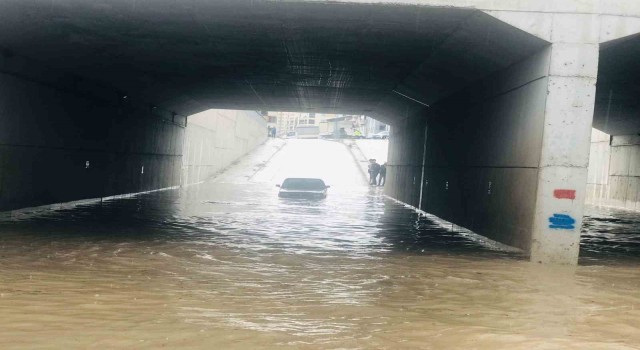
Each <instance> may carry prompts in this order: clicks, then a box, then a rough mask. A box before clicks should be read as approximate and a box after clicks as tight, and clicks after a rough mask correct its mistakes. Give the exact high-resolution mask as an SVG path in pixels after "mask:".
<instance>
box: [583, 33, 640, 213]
mask: <svg viewBox="0 0 640 350" xmlns="http://www.w3.org/2000/svg"><path fill="white" fill-rule="evenodd" d="M638 54H640V37H638V36H637V35H632V36H627V37H623V38H621V39H618V40H613V41H610V42H606V43H603V44H602V45H601V47H600V62H599V69H598V85H597V94H596V105H595V113H594V117H593V128H594V130H593V134H592V138H591V157H590V162H589V177H588V182H587V203H588V204H594V205H598V206H608V207H614V208H622V209H628V210H632V211H638V210H640V207H639V206H638V202H639V201H640V197H639V192H640V182H639V179H640V153H639V152H640V118H638V114H639V113H640V104H639V103H638V98H637V96H638V93H639V92H640V85H638V77H640V64H639V63H638V62H637V57H638Z"/></svg>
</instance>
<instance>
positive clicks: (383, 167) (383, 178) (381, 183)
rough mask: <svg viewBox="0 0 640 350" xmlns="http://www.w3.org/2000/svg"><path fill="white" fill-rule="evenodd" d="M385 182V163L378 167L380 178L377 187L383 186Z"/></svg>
mask: <svg viewBox="0 0 640 350" xmlns="http://www.w3.org/2000/svg"><path fill="white" fill-rule="evenodd" d="M386 182H387V162H384V164H382V165H381V166H380V177H379V178H378V186H384V184H385V183H386Z"/></svg>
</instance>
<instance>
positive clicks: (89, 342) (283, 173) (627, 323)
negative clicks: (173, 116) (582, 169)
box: [0, 140, 640, 349]
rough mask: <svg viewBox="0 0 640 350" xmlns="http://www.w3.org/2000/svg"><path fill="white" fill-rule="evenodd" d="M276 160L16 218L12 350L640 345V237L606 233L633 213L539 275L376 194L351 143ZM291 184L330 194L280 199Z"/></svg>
mask: <svg viewBox="0 0 640 350" xmlns="http://www.w3.org/2000/svg"><path fill="white" fill-rule="evenodd" d="M269 147H273V146H269ZM267 148H268V147H267ZM267 151H268V150H267ZM267 151H264V150H263V153H260V152H258V153H257V154H254V155H253V156H252V157H249V158H247V159H246V160H244V161H243V162H241V163H240V164H238V165H237V166H235V167H234V168H233V169H231V170H230V171H228V172H226V173H225V174H223V175H221V176H219V177H218V178H217V179H216V180H215V181H213V182H210V183H205V184H202V185H198V186H192V187H188V188H186V189H181V190H173V191H164V192H156V193H151V194H147V195H141V196H136V197H132V198H127V199H120V200H112V201H106V202H104V203H102V204H100V203H96V204H90V205H82V206H77V207H75V208H72V209H67V210H59V211H50V212H44V213H40V214H38V215H31V216H29V215H27V216H25V217H23V218H21V219H19V220H4V221H1V222H0V230H1V232H2V235H0V258H1V259H0V282H1V284H0V312H1V315H2V317H1V318H0V348H3V349H8V348H15V349H23V348H56V349H58V348H100V349H103V348H153V349H155V348H160V347H167V348H175V347H182V348H220V349H263V348H265V349H266V348H291V349H496V348H508V349H636V348H639V347H640V330H639V329H638V327H639V325H640V269H638V266H639V263H640V261H639V259H638V256H639V254H638V246H639V244H640V243H639V242H638V237H639V235H638V233H637V232H638V231H634V230H633V229H625V230H627V231H628V232H627V231H625V232H626V233H625V234H620V233H619V230H618V229H615V228H614V227H615V226H612V225H609V224H607V220H608V221H609V222H612V221H615V220H616V218H620V220H631V221H632V222H633V223H636V222H638V221H640V220H637V219H635V217H636V216H635V214H631V215H629V217H628V218H625V217H620V216H619V215H620V214H619V213H616V212H604V211H601V210H600V209H595V208H590V209H589V210H590V212H589V213H588V214H589V218H588V219H587V220H586V225H585V228H586V230H588V232H587V233H586V234H585V240H584V242H583V247H582V249H583V252H584V254H583V255H585V258H583V261H582V262H583V264H582V265H581V266H579V267H577V268H558V267H549V266H539V265H536V264H530V263H528V262H527V261H526V260H525V259H523V258H522V256H521V255H520V254H519V253H514V252H510V251H505V250H501V249H499V248H495V247H492V246H487V245H484V244H482V243H480V242H479V241H478V240H477V239H476V237H474V236H470V235H466V234H459V233H456V232H451V231H450V230H447V229H445V228H443V226H442V225H441V224H439V223H438V222H436V221H433V220H431V219H430V218H426V217H419V216H418V215H417V214H416V213H415V212H414V211H412V210H410V209H408V208H405V207H404V206H402V205H400V204H397V203H395V202H393V201H391V200H389V199H386V198H385V197H383V196H382V190H381V189H379V188H371V187H368V186H366V185H363V184H364V182H363V180H362V179H363V177H362V174H361V172H360V169H359V168H358V165H357V164H356V162H355V161H354V158H353V157H352V155H351V154H350V152H348V151H347V149H346V148H345V146H344V145H342V144H340V143H336V142H331V141H319V140H290V141H289V142H288V143H287V144H286V145H285V146H284V147H282V148H281V149H280V151H279V152H277V153H276V154H275V155H273V156H271V155H270V154H267V153H264V152H267ZM269 157H270V160H269V161H268V162H264V160H265V159H266V158H269ZM289 176H314V177H322V178H323V179H324V180H325V182H327V184H329V185H331V188H330V190H329V196H328V198H327V199H325V200H322V201H304V200H302V201H301V200H282V199H278V198H277V188H276V187H275V186H274V185H275V184H277V183H280V182H281V181H282V179H283V178H285V177H289ZM634 225H635V224H634ZM623 226H624V225H622V224H621V227H623ZM636 227H640V223H638V226H636ZM634 232H635V233H634ZM607 239H615V240H617V241H616V242H618V243H615V244H613V245H610V244H607V242H606V240H607ZM619 256H622V257H624V258H622V259H621V258H619Z"/></svg>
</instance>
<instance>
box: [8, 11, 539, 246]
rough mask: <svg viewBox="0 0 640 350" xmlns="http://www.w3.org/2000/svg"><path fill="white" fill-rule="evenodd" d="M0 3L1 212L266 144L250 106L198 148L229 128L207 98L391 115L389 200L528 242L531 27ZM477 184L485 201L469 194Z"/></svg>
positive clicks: (211, 167) (471, 20) (469, 17)
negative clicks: (0, 91) (242, 130)
mask: <svg viewBox="0 0 640 350" xmlns="http://www.w3.org/2000/svg"><path fill="white" fill-rule="evenodd" d="M4 7H5V10H6V11H5V12H4V13H5V14H6V20H5V21H4V22H3V23H2V24H0V29H2V34H1V35H0V44H1V45H2V47H4V48H5V50H4V51H3V52H4V54H3V55H2V57H1V60H2V61H1V64H2V68H3V79H4V80H5V81H6V84H4V85H3V86H4V88H5V90H6V94H4V95H3V96H4V98H5V101H6V103H5V106H6V108H5V109H6V110H7V111H10V112H11V113H9V114H8V115H12V116H14V117H8V118H3V122H4V123H5V125H6V127H3V128H2V130H5V131H6V132H5V135H4V140H5V141H4V149H5V151H4V152H3V155H4V156H3V158H2V159H3V162H4V164H15V165H16V166H13V167H12V168H11V169H12V170H11V171H4V173H3V176H2V181H3V185H2V191H1V192H0V193H2V197H1V198H0V208H1V209H2V210H14V209H18V208H23V207H33V206H38V205H43V204H50V203H58V202H65V201H70V200H78V199H85V198H105V197H106V198H109V197H111V196H117V195H121V194H127V193H139V192H147V191H153V190H158V189H166V188H174V187H176V186H180V185H181V184H183V185H184V184H194V183H198V182H201V181H203V179H204V178H207V177H208V176H210V175H211V174H212V173H214V172H215V171H218V170H219V169H221V168H224V166H226V165H227V164H230V163H231V162H233V160H234V159H235V158H237V157H238V156H239V155H241V154H245V153H246V151H247V150H249V149H251V147H255V145H257V144H259V143H260V142H261V141H263V140H264V137H265V134H266V133H262V132H259V131H258V130H259V129H260V128H261V127H262V128H264V123H265V122H266V123H267V124H268V118H266V119H264V118H263V119H264V120H262V119H260V118H253V117H251V118H253V119H254V120H260V121H259V122H257V123H253V124H252V125H253V126H252V127H250V129H251V130H253V131H251V132H248V134H250V135H252V136H250V137H236V138H235V140H236V141H237V142H236V141H233V142H232V141H228V142H226V143H225V144H229V145H231V144H233V146H230V147H231V148H234V150H233V151H230V152H228V153H229V154H231V153H233V154H234V156H229V155H213V153H212V154H208V155H204V154H206V152H204V153H203V152H202V150H203V149H216V147H218V149H220V148H221V147H220V146H219V145H217V146H216V142H217V143H220V142H223V141H220V140H222V139H224V137H231V136H230V135H231V134H233V133H235V134H236V136H238V133H239V132H238V125H239V124H237V123H236V124H233V123H227V124H226V126H224V127H221V132H220V133H218V134H217V135H218V136H214V135H216V134H215V133H212V132H211V130H212V129H215V128H216V127H217V126H216V127H213V126H211V125H212V123H218V122H212V120H218V119H216V118H218V117H215V116H212V115H213V114H216V113H218V114H221V113H222V114H224V113H227V112H205V113H204V114H207V113H209V114H210V116H209V117H206V116H203V115H195V114H196V113H200V112H202V111H203V110H207V109H210V108H214V109H216V110H217V111H223V110H226V111H230V112H228V113H231V114H234V113H235V115H236V117H235V118H236V120H240V119H242V118H240V119H237V118H239V117H238V116H239V114H241V113H245V112H241V111H248V112H246V113H249V114H251V115H252V116H255V115H258V114H259V113H258V112H253V111H269V110H271V111H292V112H302V113H314V114H315V113H318V114H321V113H334V114H352V115H366V116H368V117H370V118H372V119H375V120H379V121H381V122H383V123H386V124H389V125H391V130H390V150H389V157H388V162H389V177H388V185H387V186H386V188H385V191H386V193H387V194H388V195H389V196H391V197H393V198H395V199H397V200H400V201H402V202H404V203H408V204H410V205H412V206H414V207H416V208H419V209H422V210H424V211H427V212H429V213H432V214H435V215H437V216H439V217H441V218H444V219H446V220H449V221H451V222H454V223H456V224H458V225H460V226H464V227H467V228H469V229H471V230H473V231H475V232H478V233H480V234H483V235H486V236H488V237H490V238H492V239H495V240H498V241H501V242H504V243H507V244H509V245H512V246H516V247H519V248H523V249H525V250H528V249H529V243H530V231H531V226H532V225H531V220H532V219H531V217H530V216H531V205H532V204H531V203H532V201H533V199H531V198H534V197H535V196H533V197H529V195H531V193H530V192H531V191H534V190H535V187H536V186H535V184H534V182H535V179H534V178H535V176H536V175H535V172H536V167H537V164H534V159H535V153H533V152H526V151H524V150H523V149H524V148H528V147H533V148H535V147H536V146H538V145H539V142H540V138H541V136H540V130H539V127H540V126H541V124H540V123H538V121H539V119H536V116H538V115H539V112H540V111H539V109H536V107H539V106H540V105H541V104H538V105H535V102H534V101H537V102H541V100H540V99H541V98H542V97H541V96H542V94H541V93H540V92H541V91H542V88H541V87H540V86H542V85H543V84H544V82H545V77H544V73H541V72H542V71H543V69H542V68H543V67H544V65H545V57H547V56H546V54H545V52H546V51H545V50H547V51H548V46H549V44H548V42H547V41H545V40H542V39H540V38H538V37H535V36H533V35H531V34H528V33H526V32H524V31H522V30H520V29H517V28H515V27H513V26H511V25H509V24H506V23H504V22H502V21H500V20H498V19H496V18H494V17H492V16H490V15H488V14H486V13H484V12H481V11H477V10H468V9H454V8H441V7H428V6H391V5H382V4H346V3H311V2H310V3H286V4H285V3H279V2H262V1H258V2H256V1H236V2H233V4H232V3H231V2H227V1H220V2H212V3H199V2H198V3H190V4H183V5H176V4H174V3H170V2H163V1H161V2H158V3H157V4H156V6H155V7H154V9H153V11H145V10H141V9H133V10H132V8H131V7H129V6H126V5H122V4H115V3H114V4H109V6H99V5H95V4H93V5H92V4H86V3H82V2H81V1H78V2H77V3H75V5H74V6H69V7H63V6H53V8H52V9H43V8H41V7H39V6H36V5H34V3H31V2H16V3H10V4H7V5H4ZM27 17H28V18H29V21H28V22H29V23H32V24H33V25H32V26H29V27H27V28H26V29H25V27H24V26H20V25H18V23H25V22H26V19H27ZM160 24H161V25H160ZM18 28H21V29H20V30H18ZM160 53H162V54H160ZM36 96H37V98H38V101H39V102H40V103H38V104H30V103H29V99H30V98H35V97H36ZM501 101H502V102H501ZM516 101H518V102H516ZM520 102H521V103H522V104H523V105H525V106H528V107H524V108H520V107H514V103H520ZM510 108H511V109H510ZM514 108H515V110H514ZM527 108H529V109H527ZM212 113H213V114H212ZM512 113H515V114H516V115H517V117H515V118H508V115H510V114H512ZM193 115H195V116H193ZM15 116H19V117H15ZM187 116H189V117H187ZM245 117H247V116H246V115H245ZM245 117H243V118H245ZM223 119H224V118H222V119H219V120H223ZM245 119H246V118H245ZM245 119H242V120H245ZM189 120H191V121H192V122H193V124H191V125H192V126H190V122H189ZM220 123H223V124H224V122H220ZM203 125H204V126H203ZM207 125H209V127H207ZM245 126H246V125H245ZM197 127H202V128H201V130H199V131H198V132H196V131H194V132H190V131H189V130H190V128H191V129H193V130H195V129H197ZM247 127H248V126H247ZM225 128H227V129H225ZM234 128H235V129H234ZM532 128H533V130H535V131H534V132H529V133H524V132H523V130H531V129H532ZM205 129H207V130H208V131H206V130H205ZM231 129H234V130H235V131H234V130H231ZM222 130H229V132H227V131H222ZM480 130H482V132H484V133H485V134H484V136H481V135H482V133H481V132H479V131H480ZM261 133H262V135H260V134H261ZM205 135H208V136H211V138H210V141H202V140H201V138H202V137H205ZM186 136H188V137H186ZM216 139H217V141H216ZM249 140H250V141H249ZM518 140H520V141H518ZM522 140H524V142H523V143H524V144H527V147H519V148H518V147H514V144H515V143H516V141H518V142H521V141H522ZM198 147H199V148H200V150H199V151H197V152H196V151H195V150H197V149H198ZM225 147H226V146H225ZM223 148H224V147H223ZM500 148H505V149H508V150H509V151H507V152H506V153H505V152H501V151H499V150H498V149H500ZM237 149H241V150H242V151H238V150H237ZM515 149H520V150H521V151H520V153H518V152H515V151H514V150H515ZM186 151H188V152H189V155H188V156H187V157H186V158H184V157H185V152H186ZM196 153H198V154H200V155H199V156H194V154H196ZM219 153H220V154H224V153H225V152H219ZM183 158H184V159H183ZM185 159H186V160H185ZM522 159H525V160H522ZM49 169H55V171H54V172H51V171H49ZM25 173H29V174H33V175H30V176H27V177H25V176H22V175H23V174H25ZM512 173H513V174H512ZM193 174H196V175H193ZM480 179H482V180H480ZM516 179H517V180H516ZM485 180H486V181H485ZM523 181H524V182H527V181H528V183H527V184H526V185H525V186H521V188H523V189H522V190H517V189H515V188H513V186H515V184H517V183H520V184H522V183H523ZM52 183H55V184H56V186H55V188H54V187H52V186H51V184H52ZM492 184H495V185H492ZM487 186H489V187H491V186H493V187H491V189H489V191H490V194H491V196H492V197H491V198H485V197H482V196H480V194H481V193H484V192H486V191H487V189H486V188H485V187H487ZM432 189H436V190H432ZM525 189H526V190H525ZM491 191H493V192H491ZM527 191H529V192H527ZM514 193H517V195H514ZM526 203H529V204H526ZM498 218H500V219H498ZM514 231H515V232H517V234H514V233H513V232H514Z"/></svg>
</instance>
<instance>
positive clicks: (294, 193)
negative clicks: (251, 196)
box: [276, 177, 330, 199]
mask: <svg viewBox="0 0 640 350" xmlns="http://www.w3.org/2000/svg"><path fill="white" fill-rule="evenodd" d="M276 186H277V187H280V191H279V192H278V197H281V198H308V199H321V198H326V197H327V189H328V188H329V187H330V186H327V185H326V184H325V183H324V181H322V180H321V179H312V178H295V177H290V178H287V179H285V180H284V181H283V182H282V185H276Z"/></svg>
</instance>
